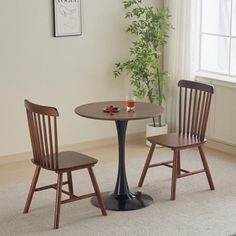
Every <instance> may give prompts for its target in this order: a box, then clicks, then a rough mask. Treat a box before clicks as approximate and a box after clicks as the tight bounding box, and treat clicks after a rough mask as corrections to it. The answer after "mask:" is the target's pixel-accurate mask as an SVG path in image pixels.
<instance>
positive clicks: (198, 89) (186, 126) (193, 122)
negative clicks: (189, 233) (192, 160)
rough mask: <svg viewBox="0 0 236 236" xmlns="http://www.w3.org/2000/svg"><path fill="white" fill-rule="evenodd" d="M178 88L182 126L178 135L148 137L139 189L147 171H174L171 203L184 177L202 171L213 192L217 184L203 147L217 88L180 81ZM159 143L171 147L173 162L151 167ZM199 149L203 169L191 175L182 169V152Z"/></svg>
mask: <svg viewBox="0 0 236 236" xmlns="http://www.w3.org/2000/svg"><path fill="white" fill-rule="evenodd" d="M178 87H179V127H178V133H168V134H164V135H157V136H152V137H148V138H147V139H148V140H149V141H150V142H151V148H150V150H149V153H148V156H147V159H146V162H145V165H144V168H143V171H142V174H141V177H140V180H139V183H138V186H139V187H141V186H142V185H143V181H144V178H145V176H146V173H147V170H148V168H152V167H156V166H161V165H164V166H167V167H171V168H172V184H171V200H175V193H176V179H177V178H182V177H186V176H190V175H194V174H198V173H201V172H205V173H206V176H207V179H208V183H209V186H210V189H211V190H214V189H215V188H214V184H213V181H212V177H211V174H210V170H209V168H208V164H207V160H206V157H205V154H204V152H203V144H204V143H205V142H206V138H205V132H206V127H207V120H208V115H209V110H210V103H211V97H212V94H213V93H214V88H213V87H212V86H210V85H207V84H202V83H198V82H193V81H187V80H180V81H179V83H178ZM156 144H159V145H161V146H164V147H168V148H171V149H172V150H173V152H174V155H173V160H170V161H165V162H161V163H157V164H150V162H151V159H152V156H153V152H154V149H155V145H156ZM193 147H198V150H199V153H200V157H201V160H202V164H203V169H202V170H198V171H193V172H189V171H187V170H184V169H181V165H180V150H182V149H187V148H193Z"/></svg>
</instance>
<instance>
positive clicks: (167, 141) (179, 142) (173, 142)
mask: <svg viewBox="0 0 236 236" xmlns="http://www.w3.org/2000/svg"><path fill="white" fill-rule="evenodd" d="M147 140H148V141H150V142H151V143H155V144H159V145H161V146H164V147H169V148H172V149H176V148H189V147H193V146H198V145H200V144H203V143H205V142H206V140H199V139H198V138H196V137H195V136H190V135H182V134H178V133H169V134H162V135H156V136H151V137H148V138H147Z"/></svg>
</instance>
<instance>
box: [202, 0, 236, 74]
mask: <svg viewBox="0 0 236 236" xmlns="http://www.w3.org/2000/svg"><path fill="white" fill-rule="evenodd" d="M199 68H200V70H201V71H206V72H213V73H219V74H225V75H229V76H236V0H201V27H200V56H199Z"/></svg>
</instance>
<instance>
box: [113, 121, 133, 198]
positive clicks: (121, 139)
mask: <svg viewBox="0 0 236 236" xmlns="http://www.w3.org/2000/svg"><path fill="white" fill-rule="evenodd" d="M127 124H128V121H127V120H124V121H116V129H117V134H118V145H119V166H118V175H117V180H116V187H115V190H114V194H115V195H118V196H124V197H125V196H126V197H129V192H130V191H129V186H128V182H127V178H126V171H125V136H126V128H127Z"/></svg>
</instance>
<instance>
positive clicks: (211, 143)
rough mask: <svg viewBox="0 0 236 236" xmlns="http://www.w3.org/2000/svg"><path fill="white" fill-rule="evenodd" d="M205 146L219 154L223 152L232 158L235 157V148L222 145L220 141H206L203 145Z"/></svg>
mask: <svg viewBox="0 0 236 236" xmlns="http://www.w3.org/2000/svg"><path fill="white" fill-rule="evenodd" d="M205 146H206V147H208V148H211V149H215V150H217V151H220V152H224V153H227V154H230V155H233V156H236V147H235V146H232V145H229V144H226V143H222V142H220V141H217V140H214V139H209V138H208V139H207V142H206V143H205Z"/></svg>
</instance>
